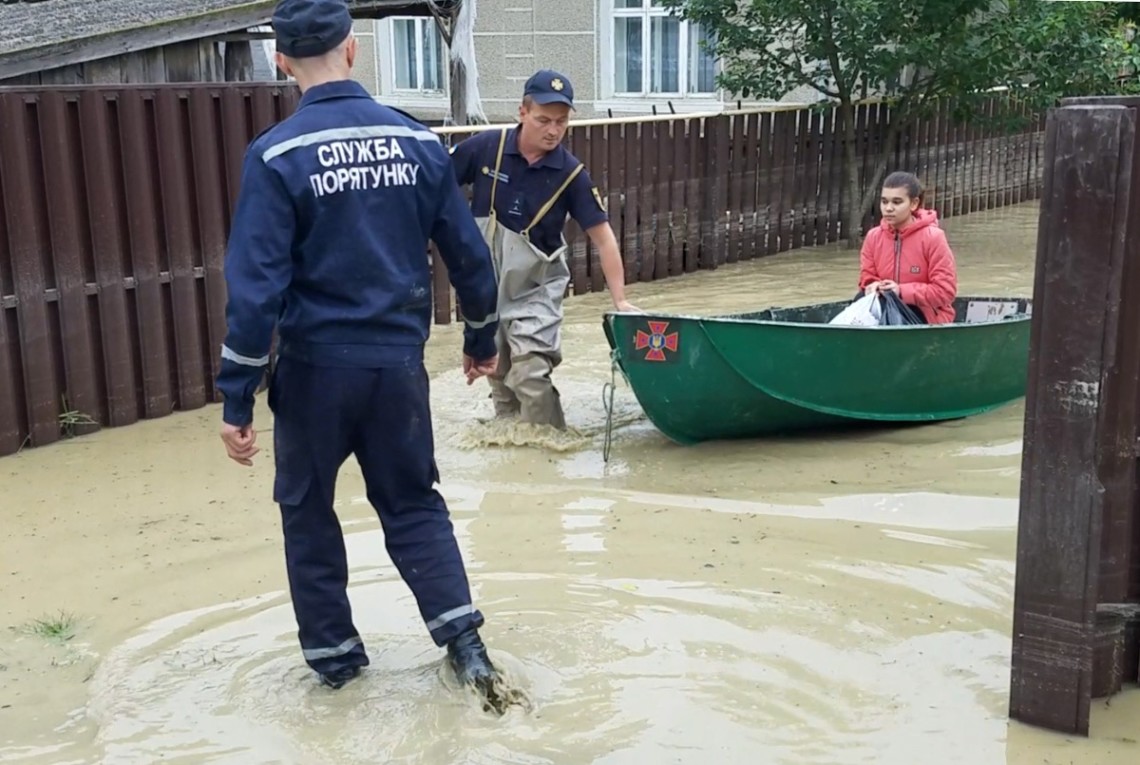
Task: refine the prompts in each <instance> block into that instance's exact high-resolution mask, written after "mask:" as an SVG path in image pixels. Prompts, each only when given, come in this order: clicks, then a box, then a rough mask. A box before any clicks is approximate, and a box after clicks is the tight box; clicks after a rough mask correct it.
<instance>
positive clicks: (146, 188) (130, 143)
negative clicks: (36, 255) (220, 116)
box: [115, 91, 174, 418]
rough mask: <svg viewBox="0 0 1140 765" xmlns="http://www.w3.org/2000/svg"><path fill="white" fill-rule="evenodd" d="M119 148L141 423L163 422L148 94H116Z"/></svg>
mask: <svg viewBox="0 0 1140 765" xmlns="http://www.w3.org/2000/svg"><path fill="white" fill-rule="evenodd" d="M118 102H119V131H118V135H117V136H116V137H115V138H117V140H118V142H119V156H120V157H121V160H122V172H123V201H124V207H125V214H126V221H127V242H128V243H129V244H127V246H128V248H129V254H130V263H131V273H132V275H133V277H134V284H135V288H134V296H135V300H134V303H135V311H136V318H135V323H136V324H137V325H138V334H139V349H140V355H141V357H142V358H141V359H140V365H139V366H140V368H141V378H142V413H143V416H144V417H147V418H153V417H163V416H165V415H167V414H169V413H170V412H171V410H172V409H173V408H174V391H173V386H172V384H171V377H172V376H171V372H170V369H171V352H172V351H171V348H170V342H169V341H168V339H167V338H168V330H169V328H170V317H169V316H168V315H167V312H166V308H165V301H164V300H163V294H162V293H163V287H162V281H161V273H162V271H163V270H164V269H163V267H162V264H163V263H164V261H165V241H164V239H163V237H162V235H161V233H160V228H159V227H160V221H159V214H158V209H159V204H160V200H159V198H158V197H159V181H158V172H159V171H158V137H157V135H156V134H155V128H156V123H155V114H154V98H153V94H149V93H143V92H140V91H130V92H125V93H121V94H120V95H119V98H118Z"/></svg>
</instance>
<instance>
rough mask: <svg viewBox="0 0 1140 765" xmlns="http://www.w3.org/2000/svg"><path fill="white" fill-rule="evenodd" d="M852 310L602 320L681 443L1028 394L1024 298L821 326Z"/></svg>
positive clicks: (641, 393) (974, 300)
mask: <svg viewBox="0 0 1140 765" xmlns="http://www.w3.org/2000/svg"><path fill="white" fill-rule="evenodd" d="M848 304H849V303H848V302H846V301H844V302H835V303H822V304H817V305H809V306H799V307H792V308H769V309H767V310H764V311H759V312H756V313H745V314H735V315H729V316H714V317H700V316H682V315H676V314H638V313H607V314H606V315H605V318H604V320H603V324H602V327H603V329H604V331H605V334H606V339H607V340H608V341H609V344H610V347H611V348H612V349H613V357H614V360H615V362H616V364H617V366H618V367H619V368H620V370H621V372H622V374H623V376H624V377H625V379H626V381H627V382H628V383H629V386H630V388H631V389H632V390H633V393H634V395H635V396H636V397H637V400H638V403H640V405H641V408H642V409H643V410H644V411H645V414H646V416H648V417H649V419H650V421H651V422H652V423H653V424H654V425H655V426H656V427H657V429H658V430H660V431H661V432H662V433H663V434H665V435H666V436H667V437H669V438H670V439H672V440H674V441H676V442H678V443H681V444H693V443H697V442H700V441H710V440H719V439H733V438H753V437H757V436H764V435H775V434H786V433H791V432H794V431H800V430H808V429H817V428H842V427H844V426H851V425H855V424H859V423H870V422H897V423H903V422H936V421H940V420H952V419H958V418H962V417H968V416H971V415H975V414H980V413H982V412H987V411H989V410H992V409H996V408H997V407H1000V406H1003V405H1005V404H1008V403H1010V402H1013V401H1016V400H1017V399H1019V398H1021V397H1022V396H1024V395H1025V383H1026V369H1027V366H1028V360H1029V327H1030V319H1031V312H1032V302H1031V301H1030V300H1027V299H1025V298H1016V297H998V298H992V297H960V298H959V299H958V300H957V301H955V304H954V305H955V309H956V313H957V317H956V319H955V321H954V323H952V324H944V325H937V326H926V325H919V326H885V327H851V326H843V325H832V324H828V323H827V322H828V321H829V320H830V319H831V318H832V317H834V316H835V315H837V314H838V313H839V312H840V311H841V310H843V309H844V308H845V307H846V306H847V305H848Z"/></svg>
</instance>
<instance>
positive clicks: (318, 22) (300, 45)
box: [273, 0, 352, 58]
mask: <svg viewBox="0 0 1140 765" xmlns="http://www.w3.org/2000/svg"><path fill="white" fill-rule="evenodd" d="M273 31H274V32H275V33H276V35H277V50H278V51H279V52H280V53H283V54H285V55H286V56H288V57H289V58H309V57H311V56H320V55H322V54H324V53H328V52H329V51H330V50H332V49H333V48H335V47H336V46H338V45H340V44H341V43H342V42H344V39H345V38H346V37H348V33H349V32H351V31H352V14H350V13H349V12H348V6H347V5H345V2H344V0H281V2H279V3H277V8H276V9H274V11H273Z"/></svg>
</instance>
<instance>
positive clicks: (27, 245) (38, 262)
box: [0, 93, 62, 446]
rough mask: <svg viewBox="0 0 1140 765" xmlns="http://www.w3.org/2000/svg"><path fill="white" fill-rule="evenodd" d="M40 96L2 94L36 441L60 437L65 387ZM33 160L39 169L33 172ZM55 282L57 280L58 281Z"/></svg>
mask: <svg viewBox="0 0 1140 765" xmlns="http://www.w3.org/2000/svg"><path fill="white" fill-rule="evenodd" d="M34 108H35V107H34V101H32V100H31V99H28V98H27V97H26V96H24V95H22V94H20V93H0V184H2V185H3V189H4V191H3V193H4V214H5V216H7V218H8V220H9V221H13V222H18V223H16V224H9V227H8V239H9V256H10V257H11V259H12V278H13V292H14V294H15V296H16V301H17V304H16V319H17V324H18V331H19V343H20V356H21V366H22V368H23V372H24V379H23V385H24V393H25V398H26V401H27V417H28V427H29V430H30V436H31V445H32V446H41V445H43V444H47V443H51V442H53V441H57V440H58V439H59V435H60V432H59V413H60V403H61V402H60V395H61V393H62V392H61V390H60V387H59V381H58V379H57V378H56V373H55V369H54V365H53V363H52V354H53V351H54V349H53V345H52V332H51V327H50V326H49V318H48V310H47V303H46V300H45V296H44V290H45V287H47V286H48V285H49V284H52V282H51V281H49V279H50V275H49V273H48V271H47V268H46V267H45V263H44V260H43V255H44V253H47V252H49V251H50V245H49V240H48V234H47V224H46V222H45V221H44V218H43V215H44V210H43V206H42V205H41V204H39V203H38V202H39V200H42V199H43V198H44V197H43V193H42V183H41V180H40V178H41V177H42V176H40V173H39V172H38V171H39V160H40V156H41V149H40V146H39V141H38V140H37V138H36V135H35V127H34V123H33V125H29V122H32V120H31V119H30V117H29V113H34V112H32V110H33V109H34ZM33 165H34V166H35V168H36V171H33ZM52 286H54V284H52Z"/></svg>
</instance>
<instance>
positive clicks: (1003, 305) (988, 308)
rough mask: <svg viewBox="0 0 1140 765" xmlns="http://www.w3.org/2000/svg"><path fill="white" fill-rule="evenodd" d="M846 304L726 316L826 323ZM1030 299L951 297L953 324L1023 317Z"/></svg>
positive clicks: (1026, 312)
mask: <svg viewBox="0 0 1140 765" xmlns="http://www.w3.org/2000/svg"><path fill="white" fill-rule="evenodd" d="M848 305H850V302H849V301H839V302H834V303H817V304H815V305H803V306H795V307H791V308H768V309H766V310H763V311H753V312H751V313H742V314H733V315H732V316H730V317H727V318H733V319H749V320H752V321H786V322H796V323H803V324H826V323H827V322H829V321H831V319H832V318H834V317H835V316H836V315H837V314H838V313H839V312H840V311H842V310H843V309H844V308H846V307H847V306H848ZM1031 305H1032V301H1031V300H1029V299H1027V298H1018V297H980V296H964V297H959V298H958V299H957V300H955V301H954V314H955V316H954V323H955V324H985V323H988V322H994V321H1005V320H1007V319H1014V318H1026V317H1028V316H1029V314H1030V313H1031V312H1032V308H1031Z"/></svg>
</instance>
